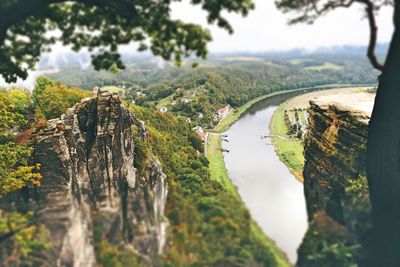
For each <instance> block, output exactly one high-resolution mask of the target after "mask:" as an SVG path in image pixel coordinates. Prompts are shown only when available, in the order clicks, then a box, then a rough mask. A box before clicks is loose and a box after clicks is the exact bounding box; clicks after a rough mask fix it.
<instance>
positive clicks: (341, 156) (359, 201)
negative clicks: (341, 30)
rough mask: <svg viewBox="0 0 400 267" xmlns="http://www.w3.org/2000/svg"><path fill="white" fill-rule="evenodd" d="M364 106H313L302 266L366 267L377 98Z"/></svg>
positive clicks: (319, 102)
mask: <svg viewBox="0 0 400 267" xmlns="http://www.w3.org/2000/svg"><path fill="white" fill-rule="evenodd" d="M339 99H340V98H339ZM364 100H365V103H360V102H357V103H351V101H350V102H346V101H347V100H346V99H344V100H343V101H336V102H333V103H332V101H331V100H328V99H323V98H322V99H316V100H315V101H311V103H310V107H309V109H308V112H309V129H308V132H307V134H306V137H305V144H304V145H305V146H304V153H305V160H306V161H305V166H304V172H303V175H304V193H305V197H306V203H307V211H308V219H309V225H310V228H309V230H308V232H307V234H306V236H305V238H304V240H303V243H302V245H301V247H300V248H299V251H298V253H299V260H298V263H297V265H298V266H307V267H310V266H348V264H353V263H358V264H361V265H362V262H361V258H362V256H361V255H362V253H363V248H364V247H365V246H367V239H368V238H367V237H368V230H369V228H370V224H371V219H370V204H369V197H368V188H367V182H366V178H365V177H366V146H367V130H368V121H369V118H370V112H371V111H370V109H371V107H372V103H373V95H372V96H371V97H369V96H367V98H366V99H364ZM321 264H325V265H321ZM346 264H347V265H346Z"/></svg>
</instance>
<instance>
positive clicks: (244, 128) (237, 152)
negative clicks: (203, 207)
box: [222, 92, 308, 263]
mask: <svg viewBox="0 0 400 267" xmlns="http://www.w3.org/2000/svg"><path fill="white" fill-rule="evenodd" d="M298 94H300V93H299V92H295V93H293V92H292V93H287V94H284V95H278V96H274V97H271V98H267V99H264V100H262V101H260V102H258V103H256V104H255V105H253V106H252V107H251V108H250V109H248V110H247V112H246V113H244V114H243V116H242V117H241V118H240V119H239V120H238V121H237V122H235V123H234V124H233V125H232V126H231V127H230V128H229V129H228V131H227V132H226V133H225V134H227V135H228V140H229V142H222V143H223V144H222V146H223V148H226V149H228V150H229V151H230V152H229V153H224V156H225V165H226V168H227V170H228V174H229V177H230V178H231V180H232V182H233V183H234V184H235V185H236V187H237V188H238V191H239V194H240V196H241V198H242V200H243V201H244V203H245V205H246V206H247V208H248V209H249V211H250V214H251V216H252V217H253V219H254V220H255V221H256V222H257V224H258V225H259V226H260V227H261V229H262V230H263V231H264V232H265V234H266V235H267V236H269V237H270V238H271V239H273V240H274V241H275V242H276V244H277V245H278V247H280V248H281V249H282V250H283V251H284V252H285V253H286V255H287V256H288V258H289V260H290V262H292V263H295V261H296V259H297V248H298V247H299V245H300V243H301V241H302V239H303V236H304V234H305V232H306V230H307V226H308V225H307V211H306V204H305V199H304V194H303V184H302V183H300V182H299V181H297V180H296V178H295V177H294V176H293V175H292V174H291V173H290V172H289V171H288V169H287V167H286V166H285V165H284V164H283V163H282V162H281V161H280V160H279V158H278V156H277V155H276V153H275V151H274V146H273V145H271V140H270V139H261V136H262V135H268V134H269V124H270V121H271V117H272V114H273V112H274V110H275V109H276V107H277V105H279V104H280V103H282V102H283V101H285V100H286V99H288V98H290V97H292V96H294V95H298Z"/></svg>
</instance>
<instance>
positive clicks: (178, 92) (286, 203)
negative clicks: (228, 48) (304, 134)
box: [0, 58, 373, 266]
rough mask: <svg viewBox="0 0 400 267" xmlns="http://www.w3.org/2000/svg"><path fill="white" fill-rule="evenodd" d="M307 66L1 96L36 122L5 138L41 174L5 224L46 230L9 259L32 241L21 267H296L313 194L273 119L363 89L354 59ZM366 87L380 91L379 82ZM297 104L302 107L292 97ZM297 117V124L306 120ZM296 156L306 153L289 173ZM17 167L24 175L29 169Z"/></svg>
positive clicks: (170, 71)
mask: <svg viewBox="0 0 400 267" xmlns="http://www.w3.org/2000/svg"><path fill="white" fill-rule="evenodd" d="M298 60H299V59H297V61H295V62H294V63H293V62H292V63H290V62H289V61H290V60H289V59H279V60H275V61H274V63H273V64H271V63H270V62H271V61H270V60H268V61H267V60H265V59H258V60H253V59H246V60H245V61H243V60H242V59H238V58H230V59H229V60H227V59H219V60H217V61H211V62H208V63H207V64H214V65H213V66H212V67H211V66H209V65H207V66H203V67H200V68H198V69H189V68H185V67H184V68H182V69H174V68H173V67H168V66H167V67H165V69H162V70H157V69H154V68H151V67H149V66H147V67H148V69H147V71H146V72H145V73H146V75H145V74H144V72H143V70H136V71H135V73H136V74H139V73H142V72H143V73H142V74H141V75H145V76H143V77H147V78H148V77H151V79H149V80H146V79H147V78H146V79H144V80H142V81H141V82H140V83H139V82H137V80H135V79H137V78H136V76H132V77H128V76H123V77H125V78H121V75H127V74H126V73H125V74H122V73H119V74H114V77H115V79H119V78H121V80H120V81H118V80H115V81H114V82H110V81H109V80H106V79H104V77H103V78H100V79H99V80H97V79H98V78H96V75H99V74H97V73H96V74H93V73H92V72H91V71H87V72H78V71H77V72H75V71H74V69H73V68H72V69H68V70H60V71H59V72H57V73H53V74H49V76H51V77H56V76H57V77H60V78H61V79H64V78H65V77H67V78H68V79H71V78H72V77H71V76H70V75H74V77H76V78H78V77H79V76H85V77H86V78H85V80H86V79H87V80H90V81H92V82H94V81H97V85H98V86H96V87H93V88H87V89H86V90H84V89H81V88H78V87H70V86H72V85H73V84H70V86H68V85H65V84H63V83H61V82H59V81H57V80H52V79H50V78H48V77H39V78H38V79H37V81H36V84H35V87H34V89H33V91H32V93H31V92H29V91H27V90H24V89H22V88H11V89H2V91H1V92H2V94H3V98H2V99H3V100H2V101H3V102H2V103H3V106H4V107H5V109H6V110H7V112H10V114H14V115H13V116H15V118H16V119H18V118H20V117H25V118H27V119H26V120H23V121H19V120H15V121H12V122H7V123H11V124H10V125H12V126H11V127H12V128H14V132H9V131H7V130H2V134H3V136H4V137H3V139H4V140H5V142H6V145H7V146H10V145H16V146H17V147H18V146H21V149H22V148H24V149H25V147H27V149H28V150H29V153H31V154H26V157H27V158H29V162H33V163H35V164H37V165H35V166H37V169H35V167H29V165H27V167H28V168H29V169H28V170H32V171H34V173H40V175H41V176H39V175H36V174H34V175H32V178H29V179H32V181H31V182H30V180H28V181H29V182H27V184H26V185H22V186H20V187H16V188H15V189H14V188H12V189H8V190H10V191H9V192H8V193H7V194H5V196H4V197H2V198H1V199H0V209H1V212H2V214H3V218H4V220H15V219H16V217H15V215H14V213H16V214H18V216H22V217H21V218H24V223H25V224H26V225H35V227H36V228H34V229H35V231H36V232H35V234H34V235H33V236H32V237H24V238H27V239H21V241H18V242H20V243H18V242H17V241H15V240H17V239H16V238H17V236H15V237H14V236H12V235H11V236H10V239H8V240H7V242H5V243H4V244H6V246H5V247H4V249H3V250H1V251H0V255H2V256H1V257H2V258H0V259H1V260H5V261H9V260H11V259H10V258H9V257H8V256H7V255H9V253H18V251H20V246H22V245H25V244H29V242H31V241H35V242H38V244H40V246H37V247H32V248H30V249H29V253H27V254H26V256H24V257H22V256H20V258H19V260H21V261H34V262H35V264H40V262H41V261H43V260H46V261H48V262H53V261H54V260H56V258H61V259H62V260H63V264H64V263H65V264H69V263H70V262H74V264H76V265H77V266H78V265H82V264H84V265H88V266H94V265H96V264H102V265H105V266H120V265H126V264H128V265H132V264H134V265H135V266H192V265H193V266H197V265H206V266H219V265H221V264H222V265H224V266H225V265H226V266H242V265H244V266H291V265H293V264H295V263H296V261H298V260H303V254H298V253H297V248H298V247H299V246H300V247H301V248H302V249H303V250H304V248H303V245H301V244H303V243H302V239H303V236H304V235H305V234H306V232H307V229H308V226H309V222H310V221H309V216H310V215H309V208H308V206H309V205H310V204H309V202H308V199H309V197H308V196H307V195H306V196H304V194H303V184H302V183H300V182H299V181H297V180H296V178H298V179H299V178H301V177H300V175H299V174H301V173H302V168H303V164H304V158H301V156H303V153H302V149H303V148H302V142H303V141H299V140H296V139H295V138H292V137H291V136H289V135H287V132H285V130H284V129H285V127H286V125H285V123H284V120H283V119H282V118H281V119H279V118H278V119H276V118H277V117H276V116H277V114H281V115H282V114H283V111H284V109H286V108H287V109H289V107H290V108H291V109H294V108H296V109H298V108H300V106H301V105H300V104H299V103H300V102H303V104H304V101H305V100H304V99H306V96H307V93H309V92H312V91H316V93H310V94H311V95H312V94H319V95H320V96H321V95H324V94H325V92H328V91H326V89H329V88H342V87H346V86H348V87H352V86H356V85H359V83H362V79H359V80H357V79H356V80H354V79H353V78H354V77H353V78H352V79H348V78H347V77H346V75H345V74H346V73H345V72H344V70H345V69H346V68H347V67H346V64H348V63H344V62H342V63H339V62H340V59H337V60H336V64H342V66H343V67H341V68H337V67H335V68H331V67H326V66H327V65H324V63H321V62H320V63H321V64H322V65H324V67H321V68H311V69H309V68H308V67H309V64H310V61H307V62H308V63H307V64H308V65H307V66H308V67H306V66H302V65H301V64H303V63H304V62H306V61H301V60H300V61H301V62H303V63H301V62H300V63H299V61H298ZM313 60H314V61H315V60H316V59H313ZM311 62H312V61H311ZM324 62H325V61H324ZM320 63H317V61H316V62H315V64H317V65H318V64H320ZM304 64H305V63H304ZM352 64H356V65H357V64H359V63H354V62H353V63H352ZM329 66H331V65H329ZM351 66H352V67H354V65H351ZM360 66H363V64H360ZM130 71H131V70H130V69H128V70H127V73H130ZM333 72H334V73H335V75H334V76H332V74H333ZM90 75H93V77H90ZM107 75H110V74H107ZM154 75H159V76H157V77H154ZM171 75H172V76H171ZM368 75H370V76H371V79H369V78H365V77H367V76H368ZM138 76H139V77H140V75H138ZM63 77H64V78H63ZM311 77H312V78H311ZM323 77H330V78H329V79H326V80H324V78H323ZM332 77H335V78H332ZM362 77H364V78H363V79H365V80H366V81H371V82H372V77H373V73H369V72H365V73H363V76H362ZM128 79H129V80H130V81H131V82H129V81H128ZM76 81H79V78H78V79H76ZM132 81H134V82H132ZM359 86H361V85H359ZM334 90H348V89H334ZM349 90H351V89H349ZM299 95H300V97H299V98H300V99H301V98H303V100H302V101H298V99H299V98H293V97H296V96H299ZM15 96H18V97H19V98H16V97H15ZM16 99H18V101H19V102H18V101H17V102H16ZM288 99H292V100H290V101H289V102H286V101H287V100H288ZM331 100H332V99H330V100H329V101H331ZM282 103H283V104H282ZM291 105H292V106H291ZM16 107H18V108H16ZM304 108H305V107H303V106H301V109H302V112H303V113H301V119H300V120H301V124H302V125H303V124H304V125H305V121H306V114H307V113H306V112H305V111H304ZM290 112H291V113H290V114H289V115H288V117H289V118H290V120H293V118H295V117H296V116H297V115H295V112H292V111H290ZM7 114H8V113H7ZM28 114H34V116H32V115H28ZM274 121H277V125H279V127H274V126H273V125H274ZM270 125H271V126H270ZM277 128H279V129H280V130H279V129H278V130H279V131H280V132H279V131H278V132H275V130H276V129H277ZM296 129H299V128H296ZM292 134H293V133H292ZM271 137H272V138H271ZM293 142H297V143H296V144H297V146H293ZM288 143H289V145H288ZM274 145H275V146H274ZM285 147H286V148H285ZM293 149H295V150H296V152H295V153H294V154H293ZM277 152H278V153H277ZM279 152H282V153H281V154H280V153H279ZM296 153H297V154H296ZM292 155H297V156H298V155H300V156H299V157H297V156H296V157H297V159H296V160H297V163H296V162H295V163H294V164H288V163H293V162H294V161H293V160H292V158H293V157H292ZM305 155H307V153H306V152H305ZM285 158H286V159H287V160H286V161H285ZM281 160H282V161H281ZM282 162H283V163H286V164H288V165H289V166H288V167H289V168H287V167H286V166H285V165H284V164H283V163H282ZM306 162H307V157H306ZM12 164H14V165H12ZM12 164H11V168H15V171H19V169H18V168H19V167H18V166H20V165H18V164H25V165H26V164H27V161H26V163H25V161H21V162H20V163H19V162H16V163H12ZM25 165H23V166H25ZM24 170H25V169H24ZM57 170H58V171H57ZM7 171H8V170H7ZM11 171H13V170H12V169H11ZM293 174H295V176H296V178H295V176H294V175H293ZM26 175H30V174H29V173H28V174H26ZM28 177H31V176H28ZM300 180H301V179H300ZM3 188H6V187H3ZM7 188H8V187H7ZM61 206H63V207H65V208H66V209H67V212H65V213H62V212H60V209H61V208H60V207H61ZM15 207H18V208H15ZM28 214H29V216H28ZM30 214H34V215H35V216H31V215H30ZM71 216H72V217H71ZM17 218H18V220H21V219H20V217H17ZM60 218H63V219H62V220H60ZM75 218H80V219H79V220H76V219H75ZM24 227H25V226H24ZM26 227H27V226H26ZM23 229H24V228H23ZM9 231H12V228H8V227H7V226H6V227H4V228H0V233H3V234H5V235H7V233H8V232H9ZM42 232H47V233H49V235H44V234H42ZM77 233H84V235H83V234H77ZM307 233H308V232H307ZM306 236H307V234H306ZM39 237H40V238H39ZM222 237H223V238H222ZM18 238H20V237H18ZM36 240H37V241H36ZM307 240H313V239H312V238H311V239H307ZM309 242H312V241H309ZM72 243H76V244H77V246H75V247H74V246H72V245H71V244H72ZM48 244H51V246H50V245H48ZM78 245H79V246H78ZM307 253H308V252H307ZM310 253H311V252H310ZM312 253H313V252H312ZM37 255H40V256H38V257H37ZM51 255H55V256H51ZM85 255H86V256H85ZM298 255H300V258H299V257H298ZM89 256H90V257H89Z"/></svg>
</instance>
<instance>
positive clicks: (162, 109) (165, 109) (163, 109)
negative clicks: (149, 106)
mask: <svg viewBox="0 0 400 267" xmlns="http://www.w3.org/2000/svg"><path fill="white" fill-rule="evenodd" d="M167 111H168V108H167V107H166V106H162V107H160V112H161V113H165V112H167Z"/></svg>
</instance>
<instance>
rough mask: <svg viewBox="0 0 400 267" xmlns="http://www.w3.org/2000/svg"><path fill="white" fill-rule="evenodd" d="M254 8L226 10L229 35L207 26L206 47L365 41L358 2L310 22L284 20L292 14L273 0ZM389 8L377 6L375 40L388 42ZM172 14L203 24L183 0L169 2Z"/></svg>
mask: <svg viewBox="0 0 400 267" xmlns="http://www.w3.org/2000/svg"><path fill="white" fill-rule="evenodd" d="M254 2H255V3H256V9H255V10H253V11H252V12H251V13H250V14H249V16H248V17H246V18H243V17H241V16H238V15H234V14H229V15H228V16H227V17H228V18H229V21H230V22H231V23H232V25H233V28H234V30H235V33H234V34H233V35H229V34H228V33H226V32H225V31H223V30H220V29H218V28H217V27H213V26H212V27H208V28H209V29H210V30H211V33H212V35H213V38H214V41H213V42H212V43H211V44H210V46H209V48H210V50H211V51H213V52H222V51H245V50H246V51H248V50H250V51H266V50H286V49H291V48H307V49H314V48H317V47H326V46H334V45H343V44H357V45H359V44H362V45H365V44H367V42H368V30H369V28H368V22H367V20H366V19H362V17H363V11H362V9H361V7H360V6H353V7H352V8H348V9H337V10H335V11H334V12H332V13H331V14H328V15H326V16H324V17H322V18H320V19H319V20H317V21H316V23H315V24H314V25H304V24H301V25H294V26H293V25H291V26H289V25H288V24H287V21H288V19H289V18H290V17H293V16H294V14H283V13H282V12H281V11H279V10H277V9H276V7H275V4H274V1H273V0H255V1H254ZM391 11H392V10H391V9H389V8H386V9H384V10H381V12H380V14H379V17H378V25H379V42H388V41H389V40H390V37H391V34H392V30H393V27H392V23H391V22H392V20H391ZM173 16H174V17H176V18H181V19H183V20H184V21H191V22H196V23H200V24H202V25H207V24H206V22H205V14H204V13H203V12H202V11H201V10H200V8H198V7H192V6H190V5H189V4H188V2H187V1H184V2H183V3H179V4H175V5H174V6H173Z"/></svg>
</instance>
